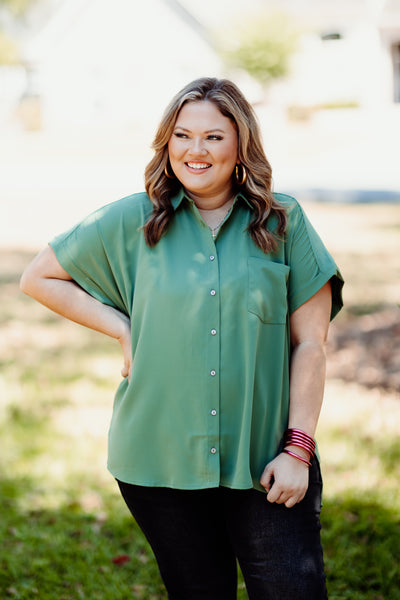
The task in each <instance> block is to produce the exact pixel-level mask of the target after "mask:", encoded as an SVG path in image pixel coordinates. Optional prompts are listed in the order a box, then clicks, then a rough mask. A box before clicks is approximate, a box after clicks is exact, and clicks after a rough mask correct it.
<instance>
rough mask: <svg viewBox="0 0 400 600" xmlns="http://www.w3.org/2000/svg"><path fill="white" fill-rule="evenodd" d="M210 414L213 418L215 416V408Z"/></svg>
mask: <svg viewBox="0 0 400 600" xmlns="http://www.w3.org/2000/svg"><path fill="white" fill-rule="evenodd" d="M211 414H212V416H213V417H215V415H216V414H217V411H216V410H215V408H213V409H212V411H211Z"/></svg>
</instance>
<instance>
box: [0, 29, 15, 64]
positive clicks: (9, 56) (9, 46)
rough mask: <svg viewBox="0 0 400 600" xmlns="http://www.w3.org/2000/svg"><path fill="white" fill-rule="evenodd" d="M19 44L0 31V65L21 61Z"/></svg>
mask: <svg viewBox="0 0 400 600" xmlns="http://www.w3.org/2000/svg"><path fill="white" fill-rule="evenodd" d="M19 60H20V59H19V52H18V46H17V44H16V43H15V42H14V40H13V39H12V38H10V37H9V36H8V35H7V34H5V33H4V32H3V31H0V66H1V65H16V64H18V63H19Z"/></svg>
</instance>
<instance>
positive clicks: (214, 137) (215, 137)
mask: <svg viewBox="0 0 400 600" xmlns="http://www.w3.org/2000/svg"><path fill="white" fill-rule="evenodd" d="M207 139H208V140H214V141H215V140H217V141H218V140H222V139H223V138H222V137H221V136H220V135H216V134H212V135H209V136H208V137H207Z"/></svg>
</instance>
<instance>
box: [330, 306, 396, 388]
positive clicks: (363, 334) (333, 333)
mask: <svg viewBox="0 0 400 600" xmlns="http://www.w3.org/2000/svg"><path fill="white" fill-rule="evenodd" d="M327 376H328V377H329V378H336V379H342V380H344V381H352V382H357V383H360V384H361V385H364V386H366V387H369V388H372V387H379V388H381V389H385V390H388V391H394V392H400V309H399V308H397V307H391V308H387V309H385V310H381V311H378V312H374V313H371V314H368V315H364V316H358V317H355V316H348V317H347V318H346V319H345V320H343V321H340V320H339V321H337V322H336V323H335V322H334V323H333V324H332V326H331V330H330V335H329V341H328V371H327Z"/></svg>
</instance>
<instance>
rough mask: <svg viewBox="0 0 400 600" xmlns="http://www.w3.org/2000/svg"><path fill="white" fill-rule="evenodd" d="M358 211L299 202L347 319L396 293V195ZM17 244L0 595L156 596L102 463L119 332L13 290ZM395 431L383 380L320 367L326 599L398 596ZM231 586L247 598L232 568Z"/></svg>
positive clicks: (4, 413) (5, 294)
mask: <svg viewBox="0 0 400 600" xmlns="http://www.w3.org/2000/svg"><path fill="white" fill-rule="evenodd" d="M341 210H344V211H345V212H346V222H347V223H348V232H347V233H348V237H346V238H343V231H341V234H340V235H341V236H342V241H341V242H340V243H339V241H338V240H337V236H336V235H334V234H335V231H334V230H335V216H336V215H337V211H341ZM359 211H360V207H357V206H353V207H344V208H343V207H325V206H319V205H318V206H314V207H312V210H311V213H312V212H314V216H315V219H316V220H317V222H318V224H317V226H318V228H319V230H321V229H322V232H323V237H324V238H325V239H326V238H328V240H327V243H328V246H329V247H330V248H331V249H332V250H333V251H334V254H335V257H336V258H337V260H338V262H339V264H340V265H341V266H342V270H343V272H344V275H345V277H346V278H347V279H349V278H350V281H349V284H348V291H347V298H346V299H347V304H348V308H347V311H346V313H344V315H343V316H342V317H341V318H342V319H350V318H351V319H352V320H353V321H352V322H354V320H356V319H357V318H358V316H357V315H358V314H363V315H365V314H366V313H367V314H368V312H369V311H372V310H377V309H379V308H381V307H385V306H387V305H388V304H389V305H393V303H394V301H395V300H394V299H395V298H396V297H397V298H399V297H400V295H399V285H400V284H399V273H398V259H397V261H396V256H397V255H396V256H394V253H393V248H394V244H395V240H396V239H397V240H398V232H399V223H400V206H395V207H393V206H392V207H390V206H389V207H387V210H386V209H385V207H381V210H380V211H377V210H376V207H373V206H371V207H362V218H361V217H360V212H359ZM309 213H310V211H309ZM377 215H379V218H377ZM311 216H313V215H312V214H311ZM315 219H314V221H315ZM360 222H361V226H360V228H359V231H358V233H357V228H356V227H355V224H357V223H360ZM324 227H325V231H324ZM332 228H333V231H332ZM324 233H325V234H326V235H324ZM336 233H337V232H336ZM337 235H339V234H337ZM357 235H358V236H359V240H360V239H361V238H362V240H363V242H365V243H361V242H360V243H359V244H358V245H357V244H356V243H355V241H354V237H355V236H357ZM377 248H379V261H381V262H380V267H379V268H378V264H377V263H378V258H377ZM29 257H30V254H29V253H27V252H24V251H15V250H14V251H12V250H9V251H6V250H3V251H1V253H0V258H1V264H2V269H1V275H0V294H1V305H0V368H1V371H0V436H1V451H0V534H1V543H0V600H3V599H4V600H6V599H8V598H11V599H12V598H15V599H18V600H28V599H29V600H32V599H34V598H38V599H40V600H72V599H80V598H86V599H90V600H95V599H98V600H128V599H135V598H137V599H141V598H143V599H146V600H148V599H152V598H154V599H155V598H159V599H165V598H166V594H165V592H164V590H163V587H162V584H161V581H160V578H159V575H158V572H157V568H156V565H155V562H154V559H153V557H152V555H151V553H150V551H149V548H148V545H147V543H146V541H145V540H144V538H143V535H142V534H141V532H140V531H139V529H138V528H137V526H136V525H135V523H134V521H133V519H132V518H131V517H130V515H129V513H128V511H127V509H126V508H125V506H124V504H123V502H122V500H121V498H120V495H119V492H118V491H117V488H116V485H115V483H114V481H113V479H112V477H111V476H110V475H109V474H108V472H107V471H106V468H105V462H106V441H107V440H106V438H107V427H108V421H109V418H110V415H111V408H112V400H113V393H114V390H115V387H116V385H117V384H118V381H119V377H120V375H119V373H120V368H121V366H122V364H121V357H120V353H119V347H118V344H117V343H116V342H113V341H112V340H108V339H106V338H104V337H102V336H101V335H100V334H96V333H94V332H90V331H87V330H85V329H84V328H81V327H79V326H77V325H74V324H72V323H68V322H66V321H64V320H62V319H60V318H59V317H57V316H55V315H52V314H51V313H50V312H49V311H47V310H46V309H44V308H42V307H41V306H39V305H37V304H36V303H35V302H33V301H32V300H30V299H29V298H27V297H25V296H23V295H22V294H20V293H19V292H18V278H19V274H20V272H21V270H22V269H23V267H24V265H25V264H26V263H27V262H28V260H29ZM396 282H397V284H396ZM367 290H368V291H369V293H367ZM399 431H400V400H399V397H398V395H396V393H395V392H394V391H386V392H384V391H382V390H380V389H376V388H375V389H374V388H369V389H367V388H365V387H362V386H361V385H359V384H358V383H357V382H352V383H348V382H347V383H346V382H343V381H341V380H339V379H335V380H328V382H327V387H326V398H325V404H324V408H323V412H322V415H321V422H320V426H319V430H318V440H319V445H320V450H321V455H322V468H323V474H324V483H325V487H324V509H323V543H324V548H325V558H326V570H327V576H328V585H329V593H330V596H329V597H330V600H339V599H341V600H345V599H348V600H381V599H385V600H400V583H399V582H400V563H399V556H400V494H399V480H400V467H399V465H400V444H399ZM238 598H239V600H244V599H245V598H247V595H246V592H245V590H244V586H243V583H242V582H241V581H240V583H239V593H238ZM188 600H189V599H188ZM294 600H296V599H295V598H294Z"/></svg>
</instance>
